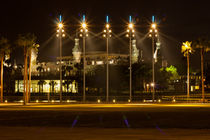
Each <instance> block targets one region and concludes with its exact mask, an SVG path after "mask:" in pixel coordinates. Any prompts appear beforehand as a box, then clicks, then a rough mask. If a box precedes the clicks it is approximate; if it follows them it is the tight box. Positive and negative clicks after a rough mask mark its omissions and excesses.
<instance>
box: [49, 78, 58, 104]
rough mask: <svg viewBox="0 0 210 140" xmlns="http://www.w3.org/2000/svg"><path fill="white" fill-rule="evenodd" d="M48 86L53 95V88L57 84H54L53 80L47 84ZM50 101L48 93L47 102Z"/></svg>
mask: <svg viewBox="0 0 210 140" xmlns="http://www.w3.org/2000/svg"><path fill="white" fill-rule="evenodd" d="M49 85H50V92H53V93H54V91H55V90H54V89H55V88H54V87H55V85H57V83H56V82H55V81H53V80H51V81H50V82H49ZM49 101H50V93H48V102H49Z"/></svg>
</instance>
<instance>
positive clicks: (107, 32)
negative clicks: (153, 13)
mask: <svg viewBox="0 0 210 140" xmlns="http://www.w3.org/2000/svg"><path fill="white" fill-rule="evenodd" d="M61 18H62V17H61V16H60V20H59V22H58V30H57V35H56V36H57V37H59V43H60V83H62V71H61V61H62V37H65V33H64V29H63V27H64V25H63V23H62V19H61ZM87 27H88V25H87V23H86V19H85V15H83V17H82V22H81V27H80V35H79V36H80V37H82V38H83V102H85V100H86V94H85V92H86V86H85V71H86V58H85V57H86V56H85V48H86V45H85V41H86V37H88V29H87ZM157 32H158V31H157V24H156V23H155V22H154V21H153V23H152V25H151V29H150V34H149V37H151V38H152V54H153V55H152V57H153V58H152V69H153V74H152V75H153V76H152V84H151V85H152V88H153V90H152V91H153V97H152V100H153V101H154V92H155V77H154V63H155V61H154V47H155V37H157V36H158V35H157ZM103 37H104V38H106V65H107V66H106V101H107V102H109V39H110V38H111V37H112V30H111V26H110V22H109V17H108V16H106V24H105V29H104V30H103ZM126 37H128V38H129V60H130V62H129V64H130V65H129V71H130V80H129V87H130V90H129V99H128V102H131V101H132V40H133V39H135V29H134V22H133V20H132V17H131V16H129V23H128V27H127V34H126ZM60 102H62V84H60Z"/></svg>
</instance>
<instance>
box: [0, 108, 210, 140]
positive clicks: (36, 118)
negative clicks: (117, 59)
mask: <svg viewBox="0 0 210 140" xmlns="http://www.w3.org/2000/svg"><path fill="white" fill-rule="evenodd" d="M1 139H3V140H4V139H5V140H16V139H18V140H21V139H46V140H47V139H50V140H52V139H53V140H54V139H61V140H62V139H70V140H71V139H76V140H81V139H82V140H92V139H93V140H97V139H104V140H105V139H113V140H118V139H119V140H123V139H129V140H130V139H131V140H141V139H172V140H174V139H187V140H188V139H189V140H191V139H199V140H205V139H210V104H112V105H109V104H66V105H56V104H51V105H45V104H39V105H35V104H31V105H28V106H22V105H17V104H14V105H12V104H10V105H5V104H4V105H0V140H1Z"/></svg>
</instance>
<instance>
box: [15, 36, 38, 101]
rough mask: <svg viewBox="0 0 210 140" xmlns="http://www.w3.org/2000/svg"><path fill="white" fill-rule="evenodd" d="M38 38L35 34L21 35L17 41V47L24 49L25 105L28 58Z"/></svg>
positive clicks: (26, 98)
mask: <svg viewBox="0 0 210 140" xmlns="http://www.w3.org/2000/svg"><path fill="white" fill-rule="evenodd" d="M35 41H36V37H35V35H33V34H30V33H28V34H26V35H19V36H18V39H17V45H18V46H20V47H23V49H24V94H23V98H24V99H23V101H24V105H25V104H26V103H27V102H28V100H29V98H28V56H29V54H28V53H29V52H30V51H29V50H30V48H32V47H33V46H34V44H35ZM30 84H31V81H29V85H30Z"/></svg>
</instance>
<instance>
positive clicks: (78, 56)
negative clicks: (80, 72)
mask: <svg viewBox="0 0 210 140" xmlns="http://www.w3.org/2000/svg"><path fill="white" fill-rule="evenodd" d="M81 53H82V52H81V49H80V47H79V38H75V46H74V48H73V49H72V54H73V58H74V61H75V62H76V63H80V59H81Z"/></svg>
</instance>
